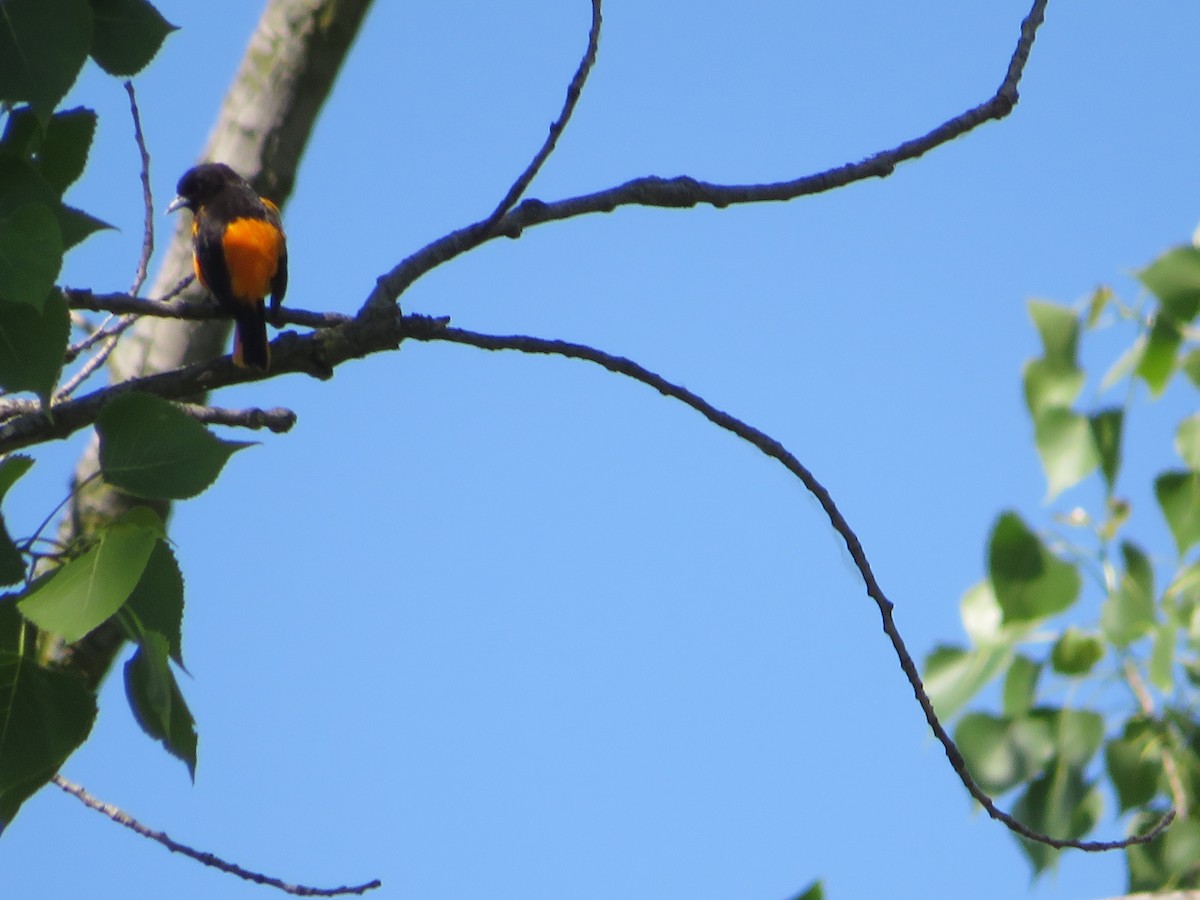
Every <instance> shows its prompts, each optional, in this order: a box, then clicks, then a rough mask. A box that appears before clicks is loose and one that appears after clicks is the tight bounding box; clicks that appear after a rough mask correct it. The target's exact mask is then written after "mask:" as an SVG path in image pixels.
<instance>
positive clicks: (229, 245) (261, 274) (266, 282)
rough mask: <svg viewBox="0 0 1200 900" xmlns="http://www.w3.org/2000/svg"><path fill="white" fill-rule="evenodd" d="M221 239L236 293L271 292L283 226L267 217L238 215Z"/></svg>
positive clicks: (256, 296)
mask: <svg viewBox="0 0 1200 900" xmlns="http://www.w3.org/2000/svg"><path fill="white" fill-rule="evenodd" d="M221 243H222V244H223V245H224V248H225V265H226V266H227V267H228V268H229V282H230V286H231V287H232V288H233V296H234V297H235V298H236V299H238V300H261V299H263V298H264V297H266V296H267V294H269V293H271V279H272V278H274V277H275V273H276V272H278V271H279V254H280V251H281V249H282V247H281V244H282V243H283V235H282V234H280V232H279V229H278V228H276V227H275V226H274V225H272V224H271V223H270V222H267V221H265V220H263V219H236V220H234V221H233V222H231V223H230V224H229V226H228V227H227V228H226V229H225V236H224V238H223V239H222V241H221Z"/></svg>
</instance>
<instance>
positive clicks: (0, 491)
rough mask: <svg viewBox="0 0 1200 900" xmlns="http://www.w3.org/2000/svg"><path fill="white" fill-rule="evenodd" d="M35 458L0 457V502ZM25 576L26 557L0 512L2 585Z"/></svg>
mask: <svg viewBox="0 0 1200 900" xmlns="http://www.w3.org/2000/svg"><path fill="white" fill-rule="evenodd" d="M32 466H33V460H32V459H31V458H30V457H28V456H22V455H15V456H6V457H4V458H3V459H0V502H2V501H3V500H4V497H5V495H6V494H7V493H8V489H9V488H11V487H12V486H13V485H14V484H16V483H17V481H18V480H19V479H20V478H21V476H22V475H24V474H25V473H26V472H28V471H29V470H30V468H31V467H32ZM24 578H25V558H24V557H23V556H22V555H21V551H20V550H19V549H18V548H17V545H16V544H15V543H14V542H13V539H12V537H10V536H9V533H8V527H7V526H6V525H5V524H4V515H3V513H0V585H6V584H16V583H17V582H19V581H21V580H23V579H24Z"/></svg>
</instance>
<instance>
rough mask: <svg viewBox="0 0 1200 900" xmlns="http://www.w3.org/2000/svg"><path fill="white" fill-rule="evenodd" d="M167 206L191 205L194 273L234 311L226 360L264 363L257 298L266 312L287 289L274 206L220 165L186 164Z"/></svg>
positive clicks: (262, 316)
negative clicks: (268, 302)
mask: <svg viewBox="0 0 1200 900" xmlns="http://www.w3.org/2000/svg"><path fill="white" fill-rule="evenodd" d="M176 193H177V194H178V196H177V197H176V198H175V199H174V200H172V201H171V205H170V206H168V207H167V212H168V213H172V212H175V210H177V209H190V210H191V211H192V215H193V219H192V256H193V261H194V264H195V268H196V277H197V278H198V279H199V280H200V283H201V284H202V285H204V286H205V287H206V288H208V290H209V291H210V292H211V293H212V295H213V296H214V297H216V299H217V303H218V304H220V306H221V308H222V309H223V310H225V311H226V312H227V313H229V314H230V315H231V316H233V320H234V323H235V325H236V331H235V334H234V339H233V362H234V364H235V365H238V366H249V367H252V368H255V369H266V368H267V367H268V366H269V365H270V362H271V351H270V348H269V347H268V345H267V313H266V309H265V307H264V300H265V299H266V296H267V294H270V295H271V312H272V313H274V312H275V310H276V309H278V308H279V304H280V303H281V302H282V300H283V294H284V292H285V291H286V290H287V239H286V238H285V236H284V233H283V224H282V222H281V221H280V219H279V208H278V207H277V206H276V205H275V204H274V203H272V202H271V201H270V200H267V199H266V198H264V197H260V196H258V194H257V193H255V191H254V188H252V187H250V184H249V182H247V181H246V179H244V178H242V176H241V175H239V174H238V173H237V172H235V171H233V169H231V168H229V166H227V165H225V164H224V163H205V164H204V165H200V166H196V167H195V168H192V169H188V170H187V171H186V172H184V173H183V177H182V178H180V179H179V184H178V186H177V187H176Z"/></svg>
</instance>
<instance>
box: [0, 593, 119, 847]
mask: <svg viewBox="0 0 1200 900" xmlns="http://www.w3.org/2000/svg"><path fill="white" fill-rule="evenodd" d="M27 630H28V629H26V627H25V625H24V623H23V622H22V621H21V618H20V616H18V615H17V610H16V607H15V605H14V604H13V603H12V601H11V600H10V599H8V598H6V597H0V830H2V829H3V828H4V827H5V826H6V825H8V823H9V822H11V821H12V819H13V816H15V815H16V814H17V810H18V809H19V808H20V806H21V804H22V803H24V802H25V800H27V799H28V798H29V797H31V796H32V795H33V794H34V793H35V792H36V791H37V789H38V788H40V787H41V786H42V785H43V784H45V783H46V782H47V781H48V780H49V779H50V778H51V777H52V776H53V775H54V773H55V772H57V771H58V768H59V766H61V765H62V764H63V762H65V761H66V759H67V757H68V756H70V755H71V753H72V752H74V750H75V749H76V748H77V747H78V746H79V745H80V744H82V743H83V742H84V741H85V740H86V739H87V736H88V734H89V733H90V732H91V730H92V723H93V722H94V721H95V719H96V697H95V694H94V693H93V692H92V691H91V690H90V689H89V688H88V687H87V685H86V684H85V683H84V681H83V678H82V677H80V676H79V675H75V674H72V673H69V672H58V671H52V670H49V669H44V668H42V667H41V666H39V665H38V664H37V663H36V662H35V661H34V660H33V658H32V647H31V646H30V645H31V644H32V643H33V642H32V641H31V640H26V632H27Z"/></svg>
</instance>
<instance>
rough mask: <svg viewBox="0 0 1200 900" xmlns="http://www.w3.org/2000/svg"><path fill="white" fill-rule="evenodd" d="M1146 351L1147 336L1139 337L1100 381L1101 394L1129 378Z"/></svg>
mask: <svg viewBox="0 0 1200 900" xmlns="http://www.w3.org/2000/svg"><path fill="white" fill-rule="evenodd" d="M1145 350H1146V336H1145V335H1144V334H1142V335H1138V337H1137V339H1136V340H1135V341H1134V342H1133V343H1132V344H1131V345H1130V346H1129V347H1127V348H1126V349H1125V350H1124V351H1122V353H1121V355H1120V356H1118V357H1117V360H1116V362H1114V363H1113V364H1112V365H1111V366H1110V367H1109V369H1108V371H1107V372H1105V373H1104V377H1103V378H1101V379H1100V393H1104V392H1105V391H1107V390H1108V389H1109V388H1110V387H1112V386H1113V385H1114V384H1116V383H1117V382H1118V381H1120V380H1121V379H1122V378H1125V377H1126V376H1128V375H1129V374H1130V373H1131V372H1133V370H1134V369H1136V368H1137V365H1138V363H1139V362H1141V360H1142V354H1143V353H1144V352H1145Z"/></svg>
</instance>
